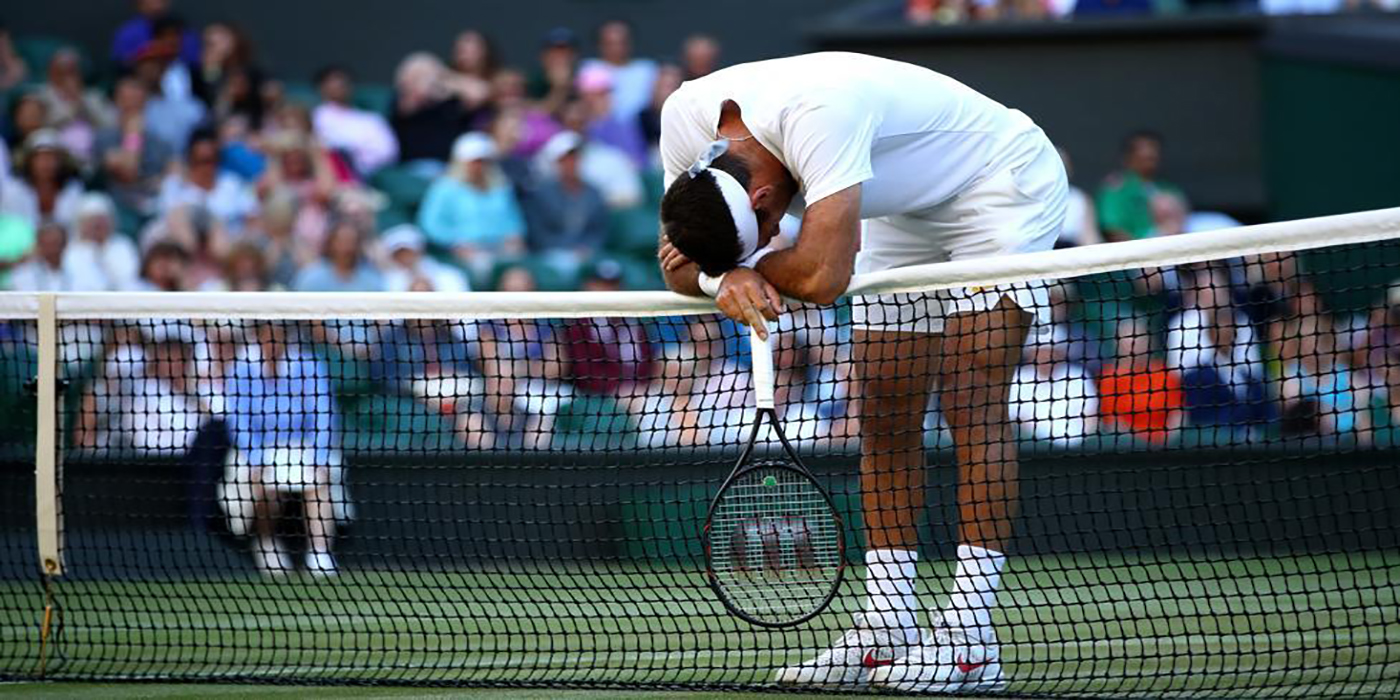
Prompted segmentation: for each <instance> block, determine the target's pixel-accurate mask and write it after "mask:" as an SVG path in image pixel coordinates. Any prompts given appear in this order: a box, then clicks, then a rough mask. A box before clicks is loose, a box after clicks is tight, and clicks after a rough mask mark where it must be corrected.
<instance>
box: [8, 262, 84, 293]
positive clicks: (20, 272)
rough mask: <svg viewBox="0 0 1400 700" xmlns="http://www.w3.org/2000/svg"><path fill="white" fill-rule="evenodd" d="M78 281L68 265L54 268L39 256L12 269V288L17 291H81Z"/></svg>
mask: <svg viewBox="0 0 1400 700" xmlns="http://www.w3.org/2000/svg"><path fill="white" fill-rule="evenodd" d="M78 282H79V278H78V277H76V276H75V275H73V273H72V272H71V271H70V270H69V269H68V266H67V265H59V267H57V268H53V267H49V264H48V263H46V262H44V261H43V260H40V259H38V258H34V259H32V260H29V261H28V262H25V263H23V264H20V265H17V266H15V269H13V270H11V271H10V289H11V290H12V291H16V292H74V291H80V290H79V287H78Z"/></svg>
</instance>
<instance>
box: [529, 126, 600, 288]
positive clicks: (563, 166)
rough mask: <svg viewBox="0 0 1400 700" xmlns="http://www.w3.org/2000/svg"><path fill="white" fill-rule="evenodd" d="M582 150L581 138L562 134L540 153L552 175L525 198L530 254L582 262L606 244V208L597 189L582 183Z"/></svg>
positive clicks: (570, 133) (570, 132)
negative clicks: (552, 168)
mask: <svg viewBox="0 0 1400 700" xmlns="http://www.w3.org/2000/svg"><path fill="white" fill-rule="evenodd" d="M582 148H583V139H582V138H581V137H580V136H579V135H578V134H575V133H574V132H572V131H566V132H564V133H561V134H557V135H555V136H554V138H552V139H550V140H549V142H548V143H546V144H545V147H544V148H543V149H542V150H541V152H540V157H541V158H542V159H544V160H547V161H549V162H552V163H554V165H555V171H556V174H555V176H554V177H549V178H546V179H544V180H543V181H542V182H541V183H540V185H539V187H538V188H537V189H536V190H535V191H534V193H532V194H531V196H530V199H529V206H528V208H527V210H528V213H529V218H530V249H531V250H532V251H535V252H542V253H550V252H560V253H568V254H571V255H574V256H577V257H578V259H579V260H580V261H582V260H583V259H586V258H590V257H592V256H593V255H596V254H597V253H598V251H600V250H601V249H602V247H603V244H604V243H605V242H607V237H608V205H607V203H606V202H604V201H603V195H602V194H600V193H599V192H598V190H597V189H595V188H594V187H593V186H592V185H589V184H588V183H587V182H584V181H583V177H582V175H581V173H580V170H579V160H580V157H581V156H580V152H581V151H582Z"/></svg>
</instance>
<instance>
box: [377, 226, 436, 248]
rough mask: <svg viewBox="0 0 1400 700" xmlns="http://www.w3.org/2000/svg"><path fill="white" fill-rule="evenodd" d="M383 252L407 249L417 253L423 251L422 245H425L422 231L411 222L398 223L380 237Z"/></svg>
mask: <svg viewBox="0 0 1400 700" xmlns="http://www.w3.org/2000/svg"><path fill="white" fill-rule="evenodd" d="M380 241H381V242H382V245H383V246H384V250H385V252H387V253H389V254H390V255H393V254H394V253H395V252H397V251H400V250H404V249H405V248H406V249H409V250H414V251H417V252H419V253H421V252H423V247H424V246H425V245H427V241H426V239H425V238H424V237H423V232H422V231H419V230H418V227H417V226H414V225H413V224H399V225H398V226H395V227H393V228H391V229H389V230H388V231H385V232H384V236H383V238H381V239H380Z"/></svg>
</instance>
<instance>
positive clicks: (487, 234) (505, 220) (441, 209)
mask: <svg viewBox="0 0 1400 700" xmlns="http://www.w3.org/2000/svg"><path fill="white" fill-rule="evenodd" d="M495 158H496V146H495V144H494V143H493V142H492V141H491V138H490V137H488V136H486V135H485V134H481V133H477V132H472V133H468V134H463V135H462V136H461V137H460V138H458V139H457V142H456V143H454V144H453V146H452V168H451V169H450V170H449V172H448V173H447V174H446V175H444V176H442V177H440V178H438V179H437V180H435V181H434V182H433V184H432V186H431V187H429V188H428V194H427V195H426V196H425V197H424V199H423V205H422V207H421V208H420V209H419V211H418V226H419V227H420V228H422V229H423V232H424V233H426V234H427V235H428V239H429V240H430V241H432V242H433V243H435V244H437V245H440V246H443V247H444V248H448V249H450V250H452V251H453V254H454V255H456V257H457V258H458V259H459V260H461V261H462V263H463V264H465V265H469V266H471V267H472V268H473V269H475V270H476V271H477V272H478V273H482V272H485V271H486V270H489V269H490V268H491V266H492V264H493V263H494V261H495V260H496V259H498V258H499V257H500V256H502V255H512V254H515V253H519V252H521V251H522V250H523V249H524V247H525V246H524V233H525V222H524V219H523V217H522V216H521V213H520V206H519V204H518V203H517V202H516V199H515V193H514V192H513V191H512V190H511V187H510V183H509V182H507V181H506V178H505V177H504V176H503V175H501V173H500V170H499V168H497V167H496V165H495V163H494V160H495Z"/></svg>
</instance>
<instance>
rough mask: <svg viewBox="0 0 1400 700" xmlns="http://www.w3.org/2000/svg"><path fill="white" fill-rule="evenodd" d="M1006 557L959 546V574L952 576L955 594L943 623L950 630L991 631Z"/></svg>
mask: <svg viewBox="0 0 1400 700" xmlns="http://www.w3.org/2000/svg"><path fill="white" fill-rule="evenodd" d="M1005 565H1006V555H1005V554H1002V553H1001V552H993V551H992V550H990V549H983V548H981V547H973V546H971V545H966V544H964V545H959V546H958V571H957V573H956V574H954V575H953V594H952V596H950V597H949V599H948V609H947V610H946V611H944V613H943V620H944V622H945V623H947V624H948V625H949V626H950V627H953V628H957V629H962V630H966V631H970V632H971V631H976V632H984V631H990V630H991V628H992V608H995V607H996V606H997V586H998V585H1000V584H1001V569H1002V567H1003V566H1005Z"/></svg>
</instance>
